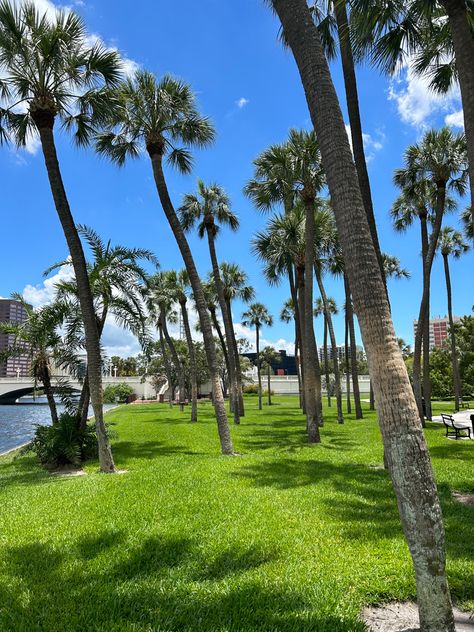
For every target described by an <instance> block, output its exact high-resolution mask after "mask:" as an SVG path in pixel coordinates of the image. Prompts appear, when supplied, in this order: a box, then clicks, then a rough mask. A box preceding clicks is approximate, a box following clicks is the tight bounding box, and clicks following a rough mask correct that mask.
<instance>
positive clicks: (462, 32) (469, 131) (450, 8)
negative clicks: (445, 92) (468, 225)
mask: <svg viewBox="0 0 474 632" xmlns="http://www.w3.org/2000/svg"><path fill="white" fill-rule="evenodd" d="M443 4H444V6H445V8H446V13H447V14H448V21H449V27H450V29H451V35H452V38H453V47H454V53H455V56H456V70H457V73H458V79H459V87H460V89H461V99H462V105H463V113H464V131H465V134H466V141H467V155H468V161H469V182H470V187H471V221H472V227H473V229H474V73H473V72H472V69H473V68H474V39H473V37H472V31H471V26H470V20H469V18H468V14H467V7H466V2H465V0H443Z"/></svg>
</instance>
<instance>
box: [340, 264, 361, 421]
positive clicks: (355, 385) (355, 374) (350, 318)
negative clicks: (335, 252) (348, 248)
mask: <svg viewBox="0 0 474 632" xmlns="http://www.w3.org/2000/svg"><path fill="white" fill-rule="evenodd" d="M344 290H345V293H346V313H347V322H348V325H349V340H350V343H349V345H350V357H351V358H350V363H351V364H350V366H351V375H352V392H353V394H354V406H355V412H356V419H362V418H363V416H364V415H363V414H362V405H361V402H360V388H359V371H358V370H357V347H356V339H355V327H354V311H353V309H352V297H351V288H350V286H349V280H348V278H347V275H346V274H344ZM347 362H349V358H347Z"/></svg>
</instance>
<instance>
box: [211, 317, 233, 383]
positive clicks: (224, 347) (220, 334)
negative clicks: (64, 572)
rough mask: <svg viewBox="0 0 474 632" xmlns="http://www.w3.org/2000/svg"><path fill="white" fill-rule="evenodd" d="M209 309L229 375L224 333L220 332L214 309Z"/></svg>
mask: <svg viewBox="0 0 474 632" xmlns="http://www.w3.org/2000/svg"><path fill="white" fill-rule="evenodd" d="M209 311H210V313H211V319H212V324H213V326H214V329H215V330H216V332H217V337H218V338H219V342H220V343H221V349H222V354H223V356H224V362H225V366H226V371H227V375H229V354H228V353H227V345H226V343H225V338H224V335H223V333H222V329H221V326H220V324H219V321H218V319H217V314H216V310H215V309H212V310H209Z"/></svg>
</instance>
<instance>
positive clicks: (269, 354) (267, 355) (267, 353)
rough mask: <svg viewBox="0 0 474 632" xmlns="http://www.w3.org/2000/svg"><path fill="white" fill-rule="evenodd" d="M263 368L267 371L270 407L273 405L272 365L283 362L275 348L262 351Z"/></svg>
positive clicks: (266, 348) (265, 348)
mask: <svg viewBox="0 0 474 632" xmlns="http://www.w3.org/2000/svg"><path fill="white" fill-rule="evenodd" d="M262 360H263V368H264V369H266V370H267V398H268V405H269V406H271V405H272V389H271V379H270V378H271V374H272V364H273V363H276V362H280V361H281V355H280V354H279V353H278V351H276V350H275V349H274V348H273V347H264V349H263V351H262Z"/></svg>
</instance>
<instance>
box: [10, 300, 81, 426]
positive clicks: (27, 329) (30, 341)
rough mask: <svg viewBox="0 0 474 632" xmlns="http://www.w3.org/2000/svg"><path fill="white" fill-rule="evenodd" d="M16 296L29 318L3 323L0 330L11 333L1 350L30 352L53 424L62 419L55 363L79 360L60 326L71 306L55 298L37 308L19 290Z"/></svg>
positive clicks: (14, 354) (67, 364)
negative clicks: (59, 418) (54, 379)
mask: <svg viewBox="0 0 474 632" xmlns="http://www.w3.org/2000/svg"><path fill="white" fill-rule="evenodd" d="M12 298H13V299H14V300H16V301H18V302H19V303H21V305H22V307H23V310H24V312H25V314H26V318H25V319H24V320H23V322H21V323H10V322H6V323H0V333H2V334H6V335H7V336H8V342H9V344H8V347H7V349H6V350H5V351H3V352H1V353H0V359H1V360H6V359H8V358H14V357H17V356H19V355H22V356H24V355H26V356H27V357H28V360H29V362H30V367H31V374H32V376H33V378H34V380H35V386H36V384H37V383H38V382H39V383H40V384H41V385H42V387H43V391H44V394H45V395H46V399H47V401H48V406H49V410H50V413H51V421H52V423H53V424H57V423H58V411H57V408H56V401H55V399H54V388H53V385H52V372H51V370H52V363H51V361H52V360H54V363H55V364H56V366H58V367H69V368H70V367H73V366H75V365H76V364H77V358H76V356H75V353H74V349H71V348H70V347H69V346H68V345H65V344H64V340H63V338H62V336H61V333H60V327H61V326H62V325H63V323H64V321H65V320H66V319H67V318H68V317H69V314H70V306H69V305H68V304H67V303H66V302H64V301H63V302H54V303H50V304H49V305H44V306H43V307H40V308H39V309H36V310H35V309H33V307H32V306H31V305H29V304H28V303H27V302H26V301H25V300H24V298H23V297H22V296H21V295H19V294H14V295H13V296H12Z"/></svg>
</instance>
